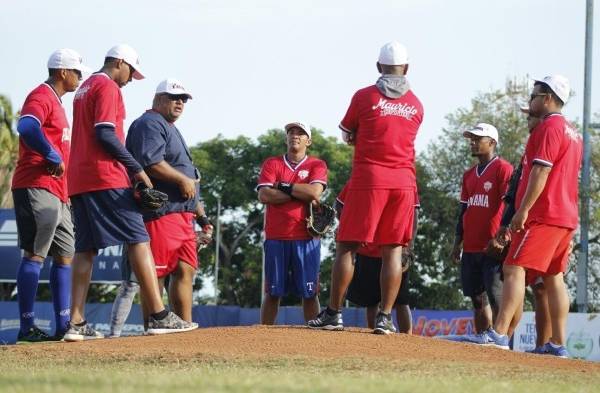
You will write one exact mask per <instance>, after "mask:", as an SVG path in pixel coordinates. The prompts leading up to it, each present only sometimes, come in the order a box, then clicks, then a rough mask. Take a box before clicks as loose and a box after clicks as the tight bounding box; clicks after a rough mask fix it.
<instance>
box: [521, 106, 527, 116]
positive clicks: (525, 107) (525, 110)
mask: <svg viewBox="0 0 600 393" xmlns="http://www.w3.org/2000/svg"><path fill="white" fill-rule="evenodd" d="M519 110H520V111H521V113H525V114H527V115H528V114H529V107H528V106H520V107H519Z"/></svg>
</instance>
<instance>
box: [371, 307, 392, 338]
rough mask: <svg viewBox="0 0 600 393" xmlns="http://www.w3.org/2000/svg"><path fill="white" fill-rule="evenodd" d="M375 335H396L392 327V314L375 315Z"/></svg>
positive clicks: (380, 313)
mask: <svg viewBox="0 0 600 393" xmlns="http://www.w3.org/2000/svg"><path fill="white" fill-rule="evenodd" d="M373 333H375V334H392V333H396V327H395V326H394V322H393V321H392V314H385V313H382V312H381V311H380V312H379V313H378V314H377V317H376V318H375V329H374V330H373Z"/></svg>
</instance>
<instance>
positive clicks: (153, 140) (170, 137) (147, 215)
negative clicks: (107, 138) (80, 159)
mask: <svg viewBox="0 0 600 393" xmlns="http://www.w3.org/2000/svg"><path fill="white" fill-rule="evenodd" d="M125 146H126V147H127V150H129V151H130V152H131V155H133V157H134V158H135V159H136V160H137V162H139V163H140V164H141V165H142V166H143V167H144V168H147V167H149V166H152V165H154V164H158V163H159V162H161V161H163V160H164V161H166V162H167V164H169V165H171V166H172V167H173V168H174V169H175V170H177V171H179V172H181V173H183V174H184V175H186V176H187V177H189V178H191V179H199V177H200V175H199V173H198V171H197V170H196V167H194V163H193V162H192V155H191V154H190V150H189V149H188V147H187V145H186V144H185V141H184V140H183V137H182V136H181V133H180V132H179V130H178V129H177V127H175V125H174V124H173V123H169V122H168V121H167V120H165V118H164V117H163V116H162V115H161V114H160V113H158V112H155V111H153V110H149V111H146V113H144V114H143V115H142V116H140V117H139V118H137V119H136V120H135V121H134V122H133V123H132V124H131V126H130V127H129V131H128V133H127V139H126V141H125ZM150 179H151V180H152V184H154V188H156V189H157V190H160V191H162V192H165V193H166V194H167V195H168V196H169V202H168V203H167V204H166V205H165V206H164V207H163V208H162V209H160V210H157V211H154V212H144V220H145V221H149V220H152V219H155V218H158V217H161V216H164V215H165V214H168V213H173V212H182V211H187V212H194V211H196V204H197V203H198V197H199V191H200V190H199V187H198V188H197V189H196V196H195V197H194V199H191V200H185V199H184V198H183V197H182V196H181V192H180V191H179V187H178V186H177V185H176V184H174V183H169V182H165V181H161V180H158V179H156V178H154V177H152V176H150Z"/></svg>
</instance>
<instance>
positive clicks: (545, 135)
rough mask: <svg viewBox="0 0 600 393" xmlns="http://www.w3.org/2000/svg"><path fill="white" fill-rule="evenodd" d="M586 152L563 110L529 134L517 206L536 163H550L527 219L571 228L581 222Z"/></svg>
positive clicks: (544, 164)
mask: <svg viewBox="0 0 600 393" xmlns="http://www.w3.org/2000/svg"><path fill="white" fill-rule="evenodd" d="M582 152H583V140H582V137H581V134H579V133H578V132H577V130H576V129H575V128H574V127H573V126H572V125H571V124H569V123H568V122H567V121H566V119H565V118H564V117H563V115H562V114H559V113H553V114H550V115H548V116H546V117H545V118H544V119H543V120H542V121H541V122H540V123H539V124H538V125H537V126H536V127H535V128H534V129H533V131H531V134H530V135H529V139H528V140H527V145H526V146H525V154H524V155H523V160H522V162H523V172H522V173H521V180H520V181H519V187H518V189H517V196H516V200H515V207H516V208H517V209H518V208H519V206H521V202H522V201H523V197H524V196H525V191H526V189H527V184H528V183H529V176H530V174H531V169H532V168H533V165H534V164H537V165H543V166H547V167H550V168H551V170H550V174H549V175H548V179H547V181H546V185H545V187H544V189H543V191H542V193H541V194H540V196H539V197H538V198H537V200H536V201H535V203H534V204H533V206H532V207H531V209H530V210H529V215H528V217H527V222H528V223H530V222H538V223H542V224H548V225H555V226H560V227H565V228H570V229H575V228H577V225H578V223H579V206H578V203H579V192H578V191H579V169H580V168H581V158H582Z"/></svg>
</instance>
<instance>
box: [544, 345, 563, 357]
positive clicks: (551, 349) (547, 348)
mask: <svg viewBox="0 0 600 393" xmlns="http://www.w3.org/2000/svg"><path fill="white" fill-rule="evenodd" d="M542 351H543V352H542V353H543V354H544V355H552V356H557V357H559V358H568V357H569V352H567V348H565V347H564V346H562V345H561V346H559V347H555V346H554V345H552V344H550V343H549V342H547V343H546V344H544V346H543V347H542Z"/></svg>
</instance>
